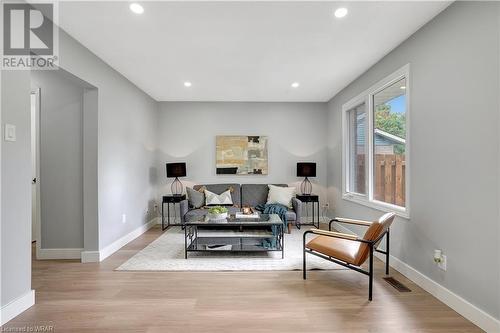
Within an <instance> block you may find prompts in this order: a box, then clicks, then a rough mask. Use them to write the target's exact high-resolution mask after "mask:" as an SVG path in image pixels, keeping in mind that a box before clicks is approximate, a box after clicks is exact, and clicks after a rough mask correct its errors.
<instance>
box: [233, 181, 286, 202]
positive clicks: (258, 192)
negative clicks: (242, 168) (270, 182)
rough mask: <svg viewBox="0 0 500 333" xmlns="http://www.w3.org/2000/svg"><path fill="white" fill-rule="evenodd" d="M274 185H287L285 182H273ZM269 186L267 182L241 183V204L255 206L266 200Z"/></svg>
mask: <svg viewBox="0 0 500 333" xmlns="http://www.w3.org/2000/svg"><path fill="white" fill-rule="evenodd" d="M275 186H281V187H287V186H288V185H286V184H275ZM268 193H269V187H268V186H267V184H243V185H241V204H242V205H244V206H250V207H256V206H257V205H260V204H265V203H266V202H267V195H268Z"/></svg>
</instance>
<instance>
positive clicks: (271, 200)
mask: <svg viewBox="0 0 500 333" xmlns="http://www.w3.org/2000/svg"><path fill="white" fill-rule="evenodd" d="M267 186H268V187H269V194H268V195H267V204H281V205H284V206H287V207H288V208H292V198H293V197H294V196H295V187H281V186H275V185H267Z"/></svg>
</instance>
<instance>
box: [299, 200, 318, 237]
mask: <svg viewBox="0 0 500 333" xmlns="http://www.w3.org/2000/svg"><path fill="white" fill-rule="evenodd" d="M295 197H296V198H297V199H299V200H300V201H302V202H305V203H306V212H307V211H308V210H307V207H308V206H309V203H312V222H307V223H300V222H297V228H299V229H300V226H301V225H312V226H315V227H316V228H318V229H319V211H320V207H319V195H316V194H297V195H296V196H295ZM314 205H317V210H316V212H317V215H316V217H317V218H318V219H317V220H315V218H314V217H315V215H314ZM316 222H317V223H318V225H316Z"/></svg>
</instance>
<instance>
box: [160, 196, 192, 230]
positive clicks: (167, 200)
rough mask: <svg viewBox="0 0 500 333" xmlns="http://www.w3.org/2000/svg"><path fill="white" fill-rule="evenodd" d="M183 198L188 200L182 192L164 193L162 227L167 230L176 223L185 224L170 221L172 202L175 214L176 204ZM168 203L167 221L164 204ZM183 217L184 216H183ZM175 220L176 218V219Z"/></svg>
mask: <svg viewBox="0 0 500 333" xmlns="http://www.w3.org/2000/svg"><path fill="white" fill-rule="evenodd" d="M182 200H186V195H185V194H180V195H172V194H170V195H164V196H163V200H162V202H161V229H162V230H165V229H167V228H168V227H170V226H174V225H183V224H182V223H170V204H173V205H174V214H175V204H177V203H180V202H181V201H182ZM165 204H167V223H165V215H164V214H163V212H164V209H163V208H164V206H165ZM181 219H182V216H181ZM174 221H175V220H174Z"/></svg>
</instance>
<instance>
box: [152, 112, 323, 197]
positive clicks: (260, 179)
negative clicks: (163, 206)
mask: <svg viewBox="0 0 500 333" xmlns="http://www.w3.org/2000/svg"><path fill="white" fill-rule="evenodd" d="M326 120H327V112H326V103H252V102H249V103H244V102H162V103H160V117H159V121H158V123H159V131H158V149H159V157H158V170H159V173H158V179H159V183H160V184H161V187H160V189H159V191H160V195H161V194H166V193H170V183H171V181H172V180H171V179H168V180H167V178H166V174H165V173H166V171H165V163H166V162H174V161H181V162H186V163H187V175H188V176H187V177H186V178H183V179H182V181H183V182H184V183H185V184H186V185H188V186H191V185H193V184H200V183H202V184H203V183H207V184H210V183H229V182H235V183H286V184H293V185H296V184H298V183H299V182H300V181H302V179H301V178H297V177H296V163H297V162H300V161H311V162H316V163H317V176H318V177H316V178H311V181H312V182H313V184H314V191H315V192H316V193H319V194H320V195H321V194H326V193H325V192H324V191H325V187H326ZM216 135H267V136H268V138H269V175H267V176H264V175H262V176H257V175H248V176H232V175H216V173H215V137H216ZM322 198H323V199H325V200H326V197H325V195H323V196H322Z"/></svg>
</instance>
